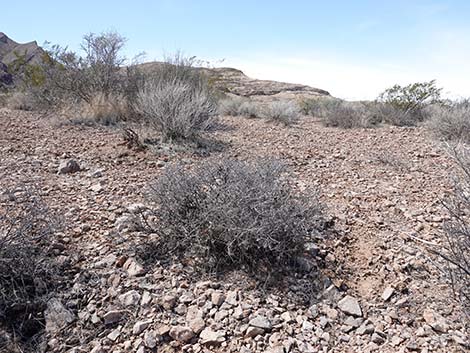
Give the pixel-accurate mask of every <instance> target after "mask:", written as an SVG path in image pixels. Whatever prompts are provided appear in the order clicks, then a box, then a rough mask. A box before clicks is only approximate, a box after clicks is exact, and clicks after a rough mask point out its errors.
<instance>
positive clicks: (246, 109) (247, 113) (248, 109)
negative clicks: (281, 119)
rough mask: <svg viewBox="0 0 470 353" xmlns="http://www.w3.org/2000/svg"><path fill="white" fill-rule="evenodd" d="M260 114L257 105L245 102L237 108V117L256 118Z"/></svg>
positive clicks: (248, 101)
mask: <svg viewBox="0 0 470 353" xmlns="http://www.w3.org/2000/svg"><path fill="white" fill-rule="evenodd" d="M261 114H262V112H261V109H260V106H259V104H258V103H255V102H252V101H250V100H247V101H245V102H243V103H242V104H240V106H239V107H238V115H241V116H244V117H247V118H258V117H259V116H260V115H261Z"/></svg>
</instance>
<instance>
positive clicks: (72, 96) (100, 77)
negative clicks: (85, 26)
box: [23, 32, 141, 109]
mask: <svg viewBox="0 0 470 353" xmlns="http://www.w3.org/2000/svg"><path fill="white" fill-rule="evenodd" d="M125 42H126V40H125V38H123V37H122V36H120V35H119V34H118V33H116V32H104V33H101V34H94V33H90V34H87V35H85V36H84V37H83V41H82V44H81V53H76V52H73V51H71V50H69V49H67V48H64V47H61V46H59V45H53V46H47V47H46V53H45V54H44V55H43V57H42V62H41V63H39V64H32V65H31V64H28V65H26V68H25V70H24V71H25V74H24V79H23V81H24V85H25V87H26V89H27V92H28V93H29V94H30V95H31V96H33V97H34V98H35V101H36V102H37V104H38V107H39V108H41V109H56V108H58V107H59V108H63V107H64V106H69V105H83V103H86V105H88V106H89V107H92V108H91V109H94V107H96V106H97V100H101V101H104V102H107V103H109V102H111V101H113V99H114V98H115V97H124V98H125V103H126V104H128V100H129V99H130V98H131V96H132V97H133V96H135V93H136V91H137V88H136V86H137V85H138V84H139V83H140V77H141V75H140V73H138V72H137V71H138V69H137V66H136V65H130V66H129V67H128V68H127V69H124V68H123V65H124V64H125V62H126V58H125V57H123V56H122V55H121V52H122V48H123V47H124V44H125ZM97 97H98V98H97ZM107 103H106V104H107ZM102 105H103V104H102V102H101V103H100V104H99V106H102ZM99 109H102V108H99ZM106 109H107V108H106Z"/></svg>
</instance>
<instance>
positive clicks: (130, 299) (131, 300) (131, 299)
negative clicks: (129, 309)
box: [119, 290, 141, 306]
mask: <svg viewBox="0 0 470 353" xmlns="http://www.w3.org/2000/svg"><path fill="white" fill-rule="evenodd" d="M140 297H141V296H140V294H139V292H137V291H136V290H130V291H129V292H127V293H124V294H121V295H120V296H119V301H120V302H121V303H122V304H123V305H124V306H135V305H137V304H139V301H140Z"/></svg>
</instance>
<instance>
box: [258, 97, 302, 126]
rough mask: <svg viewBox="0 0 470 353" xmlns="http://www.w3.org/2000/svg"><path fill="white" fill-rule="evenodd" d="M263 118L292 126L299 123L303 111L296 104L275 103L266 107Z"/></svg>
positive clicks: (287, 102) (288, 102) (289, 102)
mask: <svg viewBox="0 0 470 353" xmlns="http://www.w3.org/2000/svg"><path fill="white" fill-rule="evenodd" d="M263 116H264V117H265V118H267V119H269V120H272V121H274V122H277V123H281V124H284V125H285V126H290V125H292V124H295V123H297V122H298V121H299V119H300V117H301V111H300V108H299V106H298V104H297V103H296V102H292V101H274V102H271V103H269V104H268V105H267V106H266V107H264V109H263Z"/></svg>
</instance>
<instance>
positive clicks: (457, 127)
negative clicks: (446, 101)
mask: <svg viewBox="0 0 470 353" xmlns="http://www.w3.org/2000/svg"><path fill="white" fill-rule="evenodd" d="M429 114H430V116H431V118H430V120H429V123H428V126H429V128H430V129H431V131H433V133H434V134H435V135H436V136H437V137H438V138H440V139H442V140H445V141H454V142H463V143H467V144H470V101H468V100H464V101H461V102H457V103H454V104H452V105H451V106H442V105H439V106H433V107H430V109H429Z"/></svg>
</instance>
